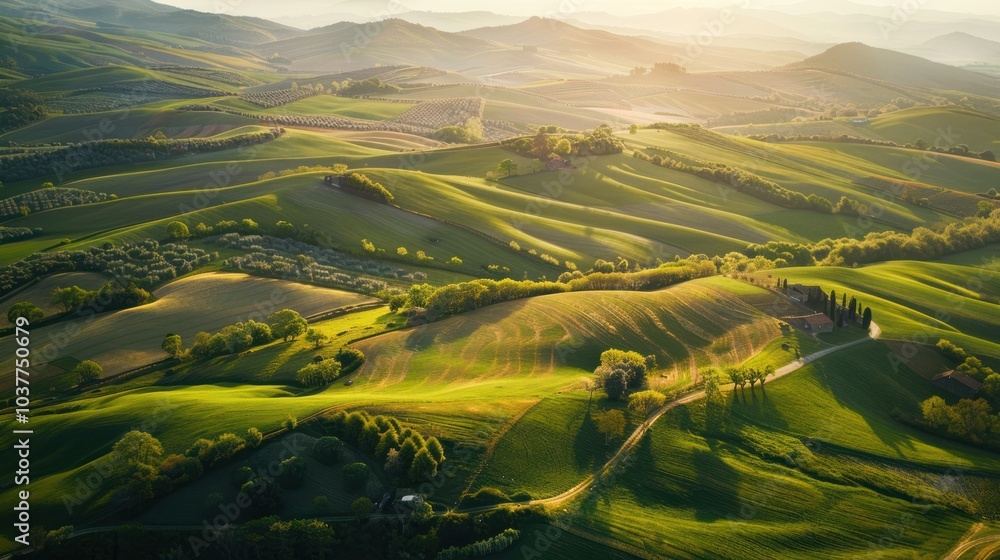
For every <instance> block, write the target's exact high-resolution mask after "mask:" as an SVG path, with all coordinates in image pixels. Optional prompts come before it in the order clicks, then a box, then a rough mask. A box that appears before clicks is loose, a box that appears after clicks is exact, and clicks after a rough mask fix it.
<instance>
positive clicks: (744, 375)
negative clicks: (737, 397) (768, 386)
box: [726, 366, 774, 393]
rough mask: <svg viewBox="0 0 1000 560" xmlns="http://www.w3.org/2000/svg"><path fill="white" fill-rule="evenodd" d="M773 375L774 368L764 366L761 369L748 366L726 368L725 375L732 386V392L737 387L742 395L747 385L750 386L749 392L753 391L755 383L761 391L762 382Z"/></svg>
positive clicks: (762, 387)
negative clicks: (758, 384)
mask: <svg viewBox="0 0 1000 560" xmlns="http://www.w3.org/2000/svg"><path fill="white" fill-rule="evenodd" d="M773 373H774V366H765V367H762V368H754V367H749V366H739V367H731V368H726V375H727V376H729V382H730V383H732V384H733V391H735V390H736V388H737V387H738V388H739V389H740V390H741V391H742V392H744V393H745V392H746V386H747V384H748V383H749V384H750V390H751V391H753V388H754V385H756V384H757V383H760V388H761V390H763V389H764V382H765V381H767V378H768V377H769V376H770V375H771V374H773Z"/></svg>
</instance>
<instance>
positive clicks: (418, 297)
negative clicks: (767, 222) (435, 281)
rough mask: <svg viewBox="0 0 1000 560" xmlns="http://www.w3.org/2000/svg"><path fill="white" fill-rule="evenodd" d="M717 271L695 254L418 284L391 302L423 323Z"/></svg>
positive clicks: (650, 285)
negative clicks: (556, 278) (555, 277)
mask: <svg viewBox="0 0 1000 560" xmlns="http://www.w3.org/2000/svg"><path fill="white" fill-rule="evenodd" d="M715 273H716V268H715V265H714V264H713V262H712V261H710V260H708V259H707V258H705V257H703V256H702V257H697V256H696V257H691V258H689V259H685V260H680V261H676V262H669V263H664V264H662V265H660V266H659V267H657V268H650V269H646V270H640V271H638V272H612V273H602V272H594V273H591V274H587V275H581V276H580V277H575V278H573V279H572V280H570V281H568V282H566V283H559V282H547V281H541V282H537V281H533V280H513V279H510V278H505V279H503V280H492V279H479V280H471V281H469V282H462V283H459V284H447V285H445V286H441V287H434V286H431V285H429V284H418V285H414V286H411V288H410V291H409V292H408V293H406V294H405V296H397V297H395V298H394V299H393V300H392V301H390V304H391V305H392V306H393V307H394V308H396V309H409V310H410V311H411V316H410V322H411V323H420V322H427V321H436V320H438V319H440V318H443V317H448V316H451V315H455V314H458V313H463V312H465V311H472V310H474V309H479V308H481V307H485V306H487V305H492V304H494V303H501V302H505V301H513V300H516V299H522V298H526V297H533V296H538V295H545V294H553V293H560V292H573V291H586V290H655V289H658V288H663V287H666V286H669V285H672V284H676V283H679V282H684V281H687V280H692V279H694V278H702V277H705V276H712V275H714V274H715Z"/></svg>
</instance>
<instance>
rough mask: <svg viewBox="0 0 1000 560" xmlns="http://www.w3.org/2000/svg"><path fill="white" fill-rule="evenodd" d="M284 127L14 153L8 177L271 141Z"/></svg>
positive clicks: (17, 178)
mask: <svg viewBox="0 0 1000 560" xmlns="http://www.w3.org/2000/svg"><path fill="white" fill-rule="evenodd" d="M283 133H284V129H271V130H270V131H268V132H250V133H246V134H237V135H234V136H229V137H225V138H187V139H181V140H171V139H162V140H159V139H155V138H146V139H136V140H127V139H113V140H97V141H93V142H83V143H80V144H73V145H71V146H66V147H62V148H58V149H55V150H45V151H34V152H28V153H26V154H19V155H13V156H10V157H9V158H7V159H6V160H4V178H5V179H6V180H8V181H21V180H24V179H31V178H33V177H40V176H43V175H52V174H55V175H59V176H62V175H65V174H66V173H69V172H72V171H77V170H81V169H90V168H94V167H104V166H108V165H126V164H132V163H139V162H143V161H154V160H157V159H163V158H171V157H177V156H181V155H184V154H190V153H203V152H217V151H222V150H231V149H234V148H240V147H246V146H253V145H256V144H263V143H265V142H270V141H271V140H274V139H275V138H277V137H279V136H281V135H282V134H283Z"/></svg>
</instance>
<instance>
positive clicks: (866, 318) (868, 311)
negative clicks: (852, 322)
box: [861, 307, 872, 329]
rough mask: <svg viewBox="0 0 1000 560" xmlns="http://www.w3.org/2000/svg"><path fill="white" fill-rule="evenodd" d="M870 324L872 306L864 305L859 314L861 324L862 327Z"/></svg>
mask: <svg viewBox="0 0 1000 560" xmlns="http://www.w3.org/2000/svg"><path fill="white" fill-rule="evenodd" d="M871 324H872V308H871V307H866V308H865V312H864V313H863V314H862V315H861V326H862V327H863V328H866V329H867V328H868V327H870V326H871Z"/></svg>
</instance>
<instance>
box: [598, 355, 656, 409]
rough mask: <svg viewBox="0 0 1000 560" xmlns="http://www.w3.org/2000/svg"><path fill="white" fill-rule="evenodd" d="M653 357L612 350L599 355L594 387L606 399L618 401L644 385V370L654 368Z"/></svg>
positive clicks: (654, 358) (654, 361) (654, 360)
mask: <svg viewBox="0 0 1000 560" xmlns="http://www.w3.org/2000/svg"><path fill="white" fill-rule="evenodd" d="M655 364H656V357H655V356H652V355H650V356H643V355H642V354H640V353H638V352H633V351H631V350H617V349H615V348H612V349H610V350H605V351H604V352H602V353H601V365H599V366H597V369H595V370H594V377H595V381H596V385H597V386H598V387H601V388H602V389H604V392H605V393H607V395H608V398H609V399H611V400H613V401H619V400H623V399H625V398H627V397H628V396H629V394H631V393H632V392H634V391H636V390H638V389H640V388H642V387H643V386H644V385H645V384H646V370H647V369H648V368H651V367H653V366H655Z"/></svg>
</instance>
